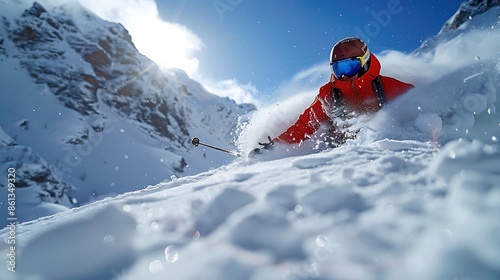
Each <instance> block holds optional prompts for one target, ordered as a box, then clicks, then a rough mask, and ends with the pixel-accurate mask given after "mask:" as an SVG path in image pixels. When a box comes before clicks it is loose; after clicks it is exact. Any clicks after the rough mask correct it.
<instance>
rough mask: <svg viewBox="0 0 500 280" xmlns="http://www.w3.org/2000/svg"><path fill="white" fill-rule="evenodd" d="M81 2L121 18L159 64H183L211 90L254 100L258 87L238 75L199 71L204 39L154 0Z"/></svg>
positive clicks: (116, 19)
mask: <svg viewBox="0 0 500 280" xmlns="http://www.w3.org/2000/svg"><path fill="white" fill-rule="evenodd" d="M79 2H80V4H82V5H83V6H85V7H86V8H88V9H90V10H91V11H93V12H94V13H95V14H96V15H98V16H99V17H101V18H102V19H104V20H107V21H112V22H119V23H121V24H123V26H125V28H126V29H127V30H128V31H129V33H130V35H131V36H132V40H133V42H134V44H135V46H136V47H137V49H138V50H139V51H140V52H141V53H142V54H144V55H146V56H147V57H149V58H150V59H151V60H153V61H155V62H156V63H157V64H158V65H160V66H162V67H165V68H179V69H182V70H184V71H185V72H186V73H187V74H188V75H189V77H191V78H193V79H196V80H197V81H198V82H200V83H201V84H202V85H203V86H205V88H207V90H209V91H210V92H212V93H214V94H217V95H220V96H223V97H229V98H231V99H233V100H235V101H236V102H238V103H243V102H246V103H254V104H257V103H259V101H258V100H257V99H256V97H255V96H256V94H257V92H258V91H257V89H256V88H255V86H253V85H252V84H250V83H248V84H240V83H239V82H238V81H237V80H236V79H226V80H223V81H214V80H212V79H209V78H206V77H205V75H203V73H199V63H200V62H199V60H198V59H197V58H196V56H195V54H196V53H197V52H199V51H201V50H202V48H203V47H204V44H203V42H202V40H201V39H200V38H199V37H198V35H196V34H195V33H194V32H193V31H192V30H190V29H189V28H187V27H186V26H183V25H180V24H176V23H172V22H166V21H163V20H162V19H160V17H159V14H158V6H157V5H156V2H155V1H154V0H106V1H104V0H79Z"/></svg>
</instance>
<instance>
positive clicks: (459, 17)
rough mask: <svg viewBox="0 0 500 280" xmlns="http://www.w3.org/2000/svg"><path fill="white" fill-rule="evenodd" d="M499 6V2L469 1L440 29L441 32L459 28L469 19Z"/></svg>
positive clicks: (488, 0) (489, 0) (495, 0)
mask: <svg viewBox="0 0 500 280" xmlns="http://www.w3.org/2000/svg"><path fill="white" fill-rule="evenodd" d="M498 5H500V1H499V0H469V1H468V2H464V3H462V5H461V6H460V8H459V9H458V11H457V12H456V13H455V15H453V17H451V18H450V19H449V20H448V21H447V22H446V23H445V24H444V25H443V28H441V31H440V33H441V32H447V31H450V30H455V29H457V28H460V26H461V25H462V24H464V23H466V22H467V21H469V20H470V19H471V18H473V17H475V16H477V15H480V14H482V13H484V12H486V11H488V10H489V9H491V8H493V7H495V6H498Z"/></svg>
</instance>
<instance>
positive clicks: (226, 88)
mask: <svg viewBox="0 0 500 280" xmlns="http://www.w3.org/2000/svg"><path fill="white" fill-rule="evenodd" d="M201 79H202V80H204V81H205V83H204V86H205V88H206V89H207V90H208V91H210V92H217V94H218V95H220V96H225V97H229V98H231V99H233V100H235V101H236V102H237V103H254V104H255V105H257V106H258V105H260V101H258V100H256V99H255V96H256V95H257V94H258V90H257V88H255V86H254V85H252V84H251V83H248V84H240V83H238V81H237V80H235V79H228V80H223V81H216V82H213V81H209V80H207V79H203V78H201Z"/></svg>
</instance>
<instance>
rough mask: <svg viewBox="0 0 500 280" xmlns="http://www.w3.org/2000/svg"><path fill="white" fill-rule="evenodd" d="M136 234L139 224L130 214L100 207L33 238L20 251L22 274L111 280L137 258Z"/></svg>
mask: <svg viewBox="0 0 500 280" xmlns="http://www.w3.org/2000/svg"><path fill="white" fill-rule="evenodd" d="M77 215H78V214H77ZM135 234H136V222H135V220H134V218H133V217H132V216H130V214H127V213H126V212H124V211H123V210H121V209H118V208H117V207H116V206H113V205H108V206H104V207H100V209H97V210H96V211H91V213H86V214H85V215H80V217H73V218H72V219H65V221H64V222H63V223H59V224H57V225H56V226H54V227H52V228H51V229H49V230H47V231H43V232H41V233H39V234H37V235H35V236H34V237H33V238H31V239H30V241H29V242H28V243H27V244H26V247H25V248H24V249H23V250H22V251H21V252H20V256H19V263H20V265H19V271H18V273H19V274H20V276H21V277H23V278H25V279H30V278H31V277H35V278H36V277H37V276H40V275H43V279H110V278H112V277H113V271H114V272H115V273H118V272H119V271H120V269H121V268H122V267H127V266H128V265H130V264H131V263H133V262H134V260H135V258H136V257H137V255H136V252H135V249H134V247H133V243H134V237H135ZM48 252H50V257H49V256H48ZM75 264H79V265H75Z"/></svg>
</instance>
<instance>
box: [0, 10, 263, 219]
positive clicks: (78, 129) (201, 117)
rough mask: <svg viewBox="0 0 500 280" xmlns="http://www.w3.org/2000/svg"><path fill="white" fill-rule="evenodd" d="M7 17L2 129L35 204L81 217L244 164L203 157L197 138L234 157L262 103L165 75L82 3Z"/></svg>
mask: <svg viewBox="0 0 500 280" xmlns="http://www.w3.org/2000/svg"><path fill="white" fill-rule="evenodd" d="M0 16H1V23H0V67H1V72H2V75H1V77H0V87H1V88H2V95H1V96H0V111H1V120H0V127H1V131H3V132H2V135H7V136H8V137H7V138H11V139H13V140H2V142H0V143H2V145H0V165H1V166H2V171H1V172H2V174H4V177H5V176H6V170H7V169H8V168H9V167H18V168H16V170H18V174H17V175H18V178H20V180H19V181H21V180H26V181H27V182H28V181H29V182H30V183H26V184H21V185H20V186H19V188H22V187H26V188H28V187H29V188H32V189H33V190H32V192H30V193H31V194H29V196H31V197H28V198H26V199H27V200H29V201H34V200H36V199H37V198H38V199H39V196H40V197H42V199H41V200H39V201H44V202H55V203H58V204H61V205H65V206H68V207H71V206H74V205H79V204H82V203H86V202H88V201H92V200H95V199H97V198H99V197H101V198H102V197H105V196H109V195H113V194H118V193H123V192H127V191H131V190H137V189H140V188H143V187H144V186H147V185H151V184H157V183H158V182H161V181H162V180H165V179H168V180H170V177H171V176H185V175H192V174H197V173H199V172H202V171H206V170H208V169H209V168H212V167H216V166H220V165H222V164H224V163H228V162H229V160H230V159H232V158H231V157H229V156H228V157H220V156H218V157H216V158H214V157H212V156H211V154H210V153H211V151H207V155H206V157H201V154H200V151H199V150H198V151H195V152H196V154H192V152H193V150H192V149H191V144H190V140H191V138H192V137H193V136H198V137H203V138H202V139H203V140H204V141H207V142H215V143H224V144H222V146H224V147H225V148H234V146H231V140H232V139H233V138H234V137H233V136H231V134H232V133H233V131H234V129H235V127H236V125H237V119H238V116H240V115H242V114H245V113H247V112H248V111H251V110H254V109H255V108H254V106H253V105H249V104H243V105H238V104H236V103H235V102H233V101H232V100H229V99H227V98H221V97H217V96H215V95H213V94H210V93H208V92H207V91H206V90H204V89H203V87H202V86H201V85H200V84H198V83H197V82H195V81H193V80H191V79H190V78H188V76H187V75H186V74H185V73H184V72H183V71H182V70H177V69H167V70H164V69H160V68H159V67H158V66H157V65H156V64H154V63H153V62H152V61H151V60H149V59H148V58H146V57H145V56H143V55H141V54H140V53H139V52H138V51H137V49H136V48H135V46H134V44H133V42H132V38H131V37H130V36H129V34H128V32H127V30H125V29H124V28H123V26H121V25H120V24H116V23H110V22H106V21H103V20H101V19H100V18H98V17H97V16H95V15H94V14H92V13H91V12H89V11H88V10H86V9H85V8H83V7H81V6H80V5H79V4H78V3H76V1H43V2H34V3H33V2H31V1H0ZM2 139H5V136H2ZM26 159H29V160H28V161H24V160H26ZM34 160H35V161H37V162H39V164H35V163H34V162H33V161H34ZM136 162H148V164H147V165H137V164H136ZM40 172H41V173H43V174H45V175H46V176H45V175H44V176H42V177H40V176H38V175H36V174H38V173H40ZM53 178H57V179H53ZM55 182H58V183H55ZM59 184H62V185H59ZM48 185H50V186H48ZM5 188H6V185H5V182H4V181H2V182H0V189H4V190H5ZM47 189H54V190H56V191H55V192H56V193H57V195H56V196H60V197H64V199H59V198H55V197H54V196H53V194H51V193H50V192H49V191H47ZM32 196H36V197H32ZM3 199H4V198H3V197H2V200H3ZM4 205H6V204H3V205H2V206H0V209H1V208H3V207H4ZM35 205H36V203H33V205H32V207H33V210H34V212H37V211H36V207H35ZM2 212H4V211H3V209H2ZM2 224H3V222H2Z"/></svg>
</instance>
